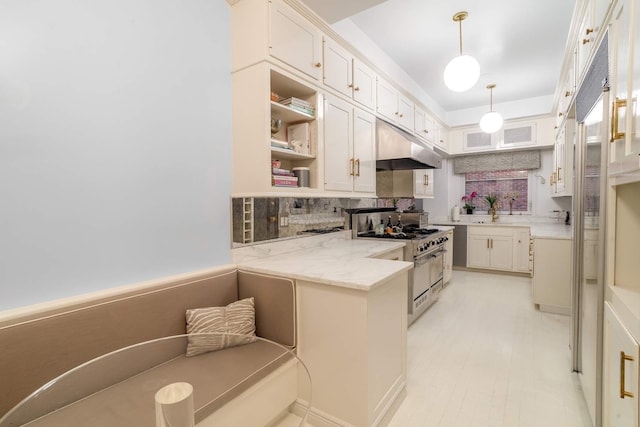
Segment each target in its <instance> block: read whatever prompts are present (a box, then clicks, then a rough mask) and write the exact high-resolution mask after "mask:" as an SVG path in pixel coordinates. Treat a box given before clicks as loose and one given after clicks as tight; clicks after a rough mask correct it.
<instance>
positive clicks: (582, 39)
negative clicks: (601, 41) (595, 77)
mask: <svg viewBox="0 0 640 427" xmlns="http://www.w3.org/2000/svg"><path fill="white" fill-rule="evenodd" d="M591 20H592V13H591V8H587V11H586V13H585V15H584V18H583V20H582V23H581V24H580V29H579V30H578V39H577V40H576V43H577V44H576V46H578V52H577V53H578V58H577V59H578V62H577V64H578V76H579V77H580V76H582V75H583V74H584V72H585V70H586V68H587V61H588V60H589V55H590V54H591V49H592V47H593V42H594V36H595V34H594V32H593V23H592V22H591Z"/></svg>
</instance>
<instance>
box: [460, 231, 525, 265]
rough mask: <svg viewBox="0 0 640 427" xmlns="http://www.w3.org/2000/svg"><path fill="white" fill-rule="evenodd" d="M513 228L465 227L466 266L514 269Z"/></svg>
mask: <svg viewBox="0 0 640 427" xmlns="http://www.w3.org/2000/svg"><path fill="white" fill-rule="evenodd" d="M513 254H514V251H513V229H512V228H509V227H494V226H469V227H467V267H470V268H488V269H492V270H506V271H513V270H514V259H513V258H514V257H513Z"/></svg>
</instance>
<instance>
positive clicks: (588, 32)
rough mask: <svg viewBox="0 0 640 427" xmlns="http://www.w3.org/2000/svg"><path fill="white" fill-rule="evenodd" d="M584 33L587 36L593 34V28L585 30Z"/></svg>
mask: <svg viewBox="0 0 640 427" xmlns="http://www.w3.org/2000/svg"><path fill="white" fill-rule="evenodd" d="M585 33H586V34H587V35H589V34H591V33H593V28H587V29H586V31H585Z"/></svg>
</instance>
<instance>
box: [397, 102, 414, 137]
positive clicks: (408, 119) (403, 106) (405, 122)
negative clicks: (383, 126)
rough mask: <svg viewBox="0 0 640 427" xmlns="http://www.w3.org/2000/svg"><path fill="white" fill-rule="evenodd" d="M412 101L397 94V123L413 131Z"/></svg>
mask: <svg viewBox="0 0 640 427" xmlns="http://www.w3.org/2000/svg"><path fill="white" fill-rule="evenodd" d="M413 117H414V113H413V102H411V100H409V99H408V98H405V97H404V96H402V95H401V94H398V125H399V126H401V127H403V128H405V129H406V130H408V131H409V132H413V127H414V123H413Z"/></svg>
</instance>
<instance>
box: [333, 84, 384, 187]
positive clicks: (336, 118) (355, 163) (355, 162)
mask: <svg viewBox="0 0 640 427" xmlns="http://www.w3.org/2000/svg"><path fill="white" fill-rule="evenodd" d="M375 126H376V123H375V117H374V116H373V114H369V113H366V112H364V111H362V110H360V109H358V108H354V107H353V105H352V104H351V103H349V102H346V101H343V100H341V99H339V98H336V97H329V96H328V97H327V99H326V100H325V108H324V138H325V147H324V148H325V153H324V154H325V155H324V159H325V174H324V176H325V184H324V189H325V190H334V191H349V192H361V193H375V191H376V169H375Z"/></svg>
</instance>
